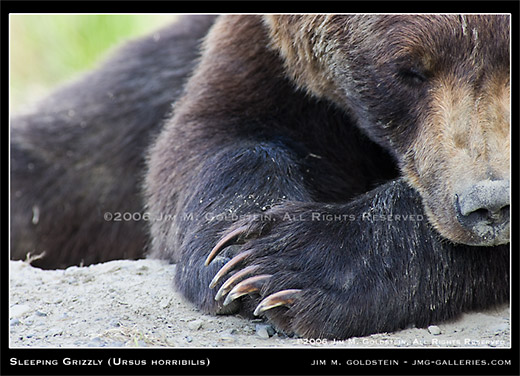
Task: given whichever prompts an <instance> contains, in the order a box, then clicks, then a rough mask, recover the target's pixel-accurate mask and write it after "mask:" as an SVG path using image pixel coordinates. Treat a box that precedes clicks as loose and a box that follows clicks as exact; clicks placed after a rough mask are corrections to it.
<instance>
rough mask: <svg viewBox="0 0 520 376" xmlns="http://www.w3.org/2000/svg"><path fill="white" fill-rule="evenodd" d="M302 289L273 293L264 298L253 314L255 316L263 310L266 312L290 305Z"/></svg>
mask: <svg viewBox="0 0 520 376" xmlns="http://www.w3.org/2000/svg"><path fill="white" fill-rule="evenodd" d="M301 291H302V290H300V289H289V290H282V291H278V292H276V293H274V294H271V295H269V296H268V297H267V298H265V299H264V300H262V301H261V302H260V304H258V306H257V307H256V309H255V311H254V312H253V314H254V315H255V316H259V315H260V314H261V313H262V312H265V311H267V310H269V309H271V308H275V307H280V306H289V305H291V304H293V303H294V301H295V300H296V299H297V298H298V296H299V295H300V292H301Z"/></svg>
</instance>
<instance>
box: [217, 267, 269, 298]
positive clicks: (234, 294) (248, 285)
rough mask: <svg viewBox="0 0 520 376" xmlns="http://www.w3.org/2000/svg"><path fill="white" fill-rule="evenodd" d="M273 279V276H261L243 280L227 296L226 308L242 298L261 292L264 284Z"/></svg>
mask: <svg viewBox="0 0 520 376" xmlns="http://www.w3.org/2000/svg"><path fill="white" fill-rule="evenodd" d="M271 277H272V275H271V274H261V275H257V276H254V277H250V278H247V279H245V280H243V281H242V282H240V283H239V284H238V285H236V286H235V287H233V289H232V290H231V291H230V292H229V294H228V295H227V296H226V299H225V300H224V303H223V304H224V305H225V306H226V305H228V304H229V303H231V302H232V301H233V300H235V299H237V298H240V297H241V296H244V295H246V294H251V293H253V292H258V291H260V289H261V288H262V286H263V285H264V283H265V282H266V281H267V280H268V279H269V278H271Z"/></svg>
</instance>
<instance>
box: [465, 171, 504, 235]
mask: <svg viewBox="0 0 520 376" xmlns="http://www.w3.org/2000/svg"><path fill="white" fill-rule="evenodd" d="M509 185H510V184H509V180H494V181H493V180H483V181H480V182H478V183H476V184H474V185H472V186H470V187H469V188H467V189H466V190H464V191H462V192H461V193H459V194H457V195H456V199H455V209H456V212H457V219H458V221H459V223H460V224H461V225H462V226H463V227H464V228H465V229H466V230H468V231H470V232H472V234H473V235H474V236H475V235H476V236H477V237H478V238H480V241H477V243H479V244H480V245H497V244H505V243H507V242H509V192H510V188H509Z"/></svg>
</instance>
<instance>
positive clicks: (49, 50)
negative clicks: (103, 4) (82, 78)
mask: <svg viewBox="0 0 520 376" xmlns="http://www.w3.org/2000/svg"><path fill="white" fill-rule="evenodd" d="M175 19H176V16H175V15H166V14H165V15H162V14H161V15H62V14H60V15H46V14H42V15H11V16H10V19H9V20H10V46H9V49H10V57H9V59H10V88H9V90H10V101H9V106H10V110H11V111H19V110H22V109H23V106H24V105H27V104H29V103H32V102H34V101H36V100H37V99H38V98H41V97H42V96H44V95H46V94H47V93H49V91H50V90H51V89H52V88H53V87H55V86H57V85H59V84H60V83H63V82H64V81H67V80H69V79H71V78H72V77H74V76H75V75H77V74H79V72H82V71H85V70H88V69H91V68H93V67H95V66H96V64H97V63H99V61H100V60H101V59H102V58H103V56H105V55H106V54H107V53H108V51H110V50H112V49H113V48H114V47H115V46H116V45H118V44H120V43H122V42H124V41H125V40H128V39H131V38H133V37H137V36H139V35H143V34H146V33H149V32H152V31H153V30H155V29H158V28H160V27H162V26H164V25H166V24H168V23H171V22H174V21H175Z"/></svg>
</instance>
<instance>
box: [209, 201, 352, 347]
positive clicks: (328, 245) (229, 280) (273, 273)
mask: <svg viewBox="0 0 520 376" xmlns="http://www.w3.org/2000/svg"><path fill="white" fill-rule="evenodd" d="M268 214H269V219H267V220H266V219H265V218H260V219H258V218H255V219H253V220H249V221H242V222H239V223H237V224H235V226H233V228H232V229H230V230H229V231H228V233H227V234H225V235H224V236H223V237H222V238H221V239H220V241H218V243H217V244H216V245H215V247H214V248H213V249H212V250H211V252H210V254H209V256H208V257H207V259H206V265H209V264H210V263H211V262H212V260H214V259H215V258H216V257H217V256H218V255H219V254H221V253H223V250H224V249H226V248H227V247H229V246H232V245H233V246H237V245H239V246H238V247H237V248H238V249H239V251H238V252H237V253H235V254H234V255H233V257H232V258H231V259H230V260H229V261H227V263H226V264H224V266H223V267H222V268H221V269H220V270H219V271H218V272H217V273H216V275H215V276H214V278H213V280H212V281H211V283H210V284H209V287H210V288H212V289H218V290H217V292H216V295H215V300H216V301H217V302H219V305H220V306H222V307H223V308H224V309H225V307H227V306H228V305H230V304H231V303H233V302H235V303H236V302H238V300H240V302H241V303H242V307H243V310H245V311H246V312H247V311H248V310H249V312H253V313H254V315H256V316H259V315H265V316H267V318H268V319H269V320H270V321H271V322H272V323H274V324H275V325H276V326H277V327H278V329H280V330H282V331H284V332H285V333H287V334H296V335H300V336H306V337H331V336H332V337H335V336H336V333H335V332H336V331H337V328H336V326H337V325H338V324H339V325H341V324H342V323H338V321H337V318H335V317H333V316H334V315H335V312H336V313H337V312H338V307H340V306H345V305H346V304H347V303H348V302H347V301H346V300H347V299H348V296H349V293H348V292H347V291H345V288H346V287H348V285H349V283H350V281H351V280H352V274H351V273H349V272H348V271H347V270H346V268H347V269H348V264H349V262H348V259H347V260H342V261H343V262H339V261H340V259H341V258H343V257H344V256H343V255H345V253H344V252H343V250H344V249H346V246H345V244H344V242H341V241H339V242H338V240H337V239H339V238H340V237H341V234H338V233H335V231H334V228H333V226H332V228H331V226H326V225H324V224H323V223H312V221H311V220H310V218H311V217H310V216H311V213H310V212H308V215H305V214H301V215H300V214H298V217H297V218H298V220H295V216H294V215H292V216H291V217H290V218H291V219H289V220H288V219H286V214H284V213H283V212H281V211H279V210H274V211H273V210H272V211H270V212H268ZM239 298H240V299H239Z"/></svg>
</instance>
